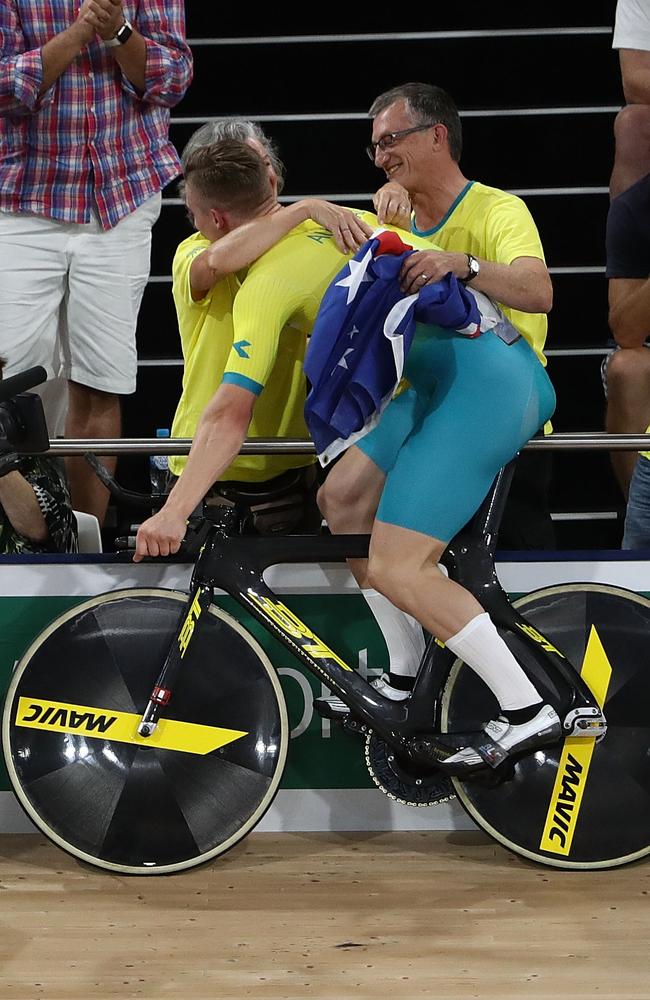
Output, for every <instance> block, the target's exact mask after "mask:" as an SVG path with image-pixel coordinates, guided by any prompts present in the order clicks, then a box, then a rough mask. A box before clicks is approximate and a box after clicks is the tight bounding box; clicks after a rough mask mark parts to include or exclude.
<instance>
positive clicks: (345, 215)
mask: <svg viewBox="0 0 650 1000" xmlns="http://www.w3.org/2000/svg"><path fill="white" fill-rule="evenodd" d="M304 209H305V211H306V212H307V213H308V217H309V218H310V219H313V220H314V222H317V223H318V224H319V226H323V227H324V228H325V229H329V231H330V233H331V234H332V236H333V237H334V242H335V243H336V245H337V247H338V249H339V250H340V251H341V253H345V254H348V253H356V252H357V250H358V249H359V247H362V246H363V244H364V243H365V242H366V241H367V240H369V239H370V237H371V236H372V227H371V226H369V225H368V223H367V222H364V221H363V219H360V218H359V216H358V215H355V213H354V212H352V211H350V209H349V208H341V206H340V205H333V204H332V203H331V202H330V201H323V200H322V199H321V198H305V199H304Z"/></svg>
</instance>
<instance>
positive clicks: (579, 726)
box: [562, 708, 607, 742]
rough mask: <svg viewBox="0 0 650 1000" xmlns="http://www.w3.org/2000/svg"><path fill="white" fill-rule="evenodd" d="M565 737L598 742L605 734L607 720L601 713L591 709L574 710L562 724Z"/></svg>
mask: <svg viewBox="0 0 650 1000" xmlns="http://www.w3.org/2000/svg"><path fill="white" fill-rule="evenodd" d="M562 730H563V732H562V735H563V736H565V737H569V736H570V737H572V738H576V737H577V738H581V739H595V740H596V742H600V740H602V739H603V737H604V736H605V735H606V733H607V720H606V719H605V716H604V715H603V713H602V712H599V711H598V709H593V708H574V709H573V711H572V712H569V714H568V715H567V716H566V718H565V720H564V722H563V724H562Z"/></svg>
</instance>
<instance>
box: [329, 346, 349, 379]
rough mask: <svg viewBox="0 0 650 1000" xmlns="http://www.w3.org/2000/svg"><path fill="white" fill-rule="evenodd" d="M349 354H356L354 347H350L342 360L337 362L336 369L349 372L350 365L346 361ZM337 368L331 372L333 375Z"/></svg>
mask: <svg viewBox="0 0 650 1000" xmlns="http://www.w3.org/2000/svg"><path fill="white" fill-rule="evenodd" d="M348 354H354V347H348V349H347V350H346V351H345V352H344V353H343V355H342V356H341V358H340V360H339V361H337V362H336V368H345V370H346V371H347V370H348V363H347V361H346V360H345V359H346V357H347V356H348ZM336 368H333V369H332V371H331V374H332V375H333V374H334V372H335V371H336Z"/></svg>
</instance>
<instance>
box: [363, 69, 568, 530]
mask: <svg viewBox="0 0 650 1000" xmlns="http://www.w3.org/2000/svg"><path fill="white" fill-rule="evenodd" d="M369 114H370V117H371V118H372V119H373V132H372V142H371V143H370V145H369V146H368V154H369V155H370V157H371V158H372V159H373V162H374V163H375V165H376V166H377V167H378V168H379V169H380V170H383V171H384V173H385V175H386V178H387V180H388V183H387V184H386V185H385V186H384V187H383V188H381V189H380V191H378V192H377V195H376V196H375V207H376V209H377V215H378V218H379V222H380V223H383V222H392V223H394V224H395V225H398V226H401V227H402V228H404V229H411V231H412V232H413V233H415V234H418V235H419V236H423V237H425V238H427V239H430V240H431V241H432V242H435V244H436V246H437V247H439V248H442V251H443V252H441V251H440V250H432V251H431V252H429V253H419V254H417V255H414V256H413V257H412V258H411V259H410V260H409V262H408V267H407V269H406V271H405V275H404V290H405V291H409V292H411V291H418V290H419V289H420V288H422V287H423V285H425V284H427V283H430V282H434V281H437V280H438V279H439V278H441V277H442V276H443V275H444V274H446V273H448V272H449V271H451V272H452V273H454V274H455V275H456V277H457V278H458V279H459V280H461V281H466V282H467V283H468V285H469V286H470V287H471V288H474V289H476V290H477V291H481V292H484V293H485V294H486V295H488V296H489V297H490V298H491V299H493V300H494V301H495V302H498V304H499V305H500V306H501V308H502V309H503V311H504V313H505V314H506V315H507V316H508V318H509V319H510V320H511V322H512V323H513V324H514V326H516V328H517V329H518V330H519V331H520V333H521V334H522V335H523V336H524V337H525V338H526V340H527V341H528V343H529V344H530V345H531V347H532V348H533V350H534V351H535V353H536V354H537V356H538V358H539V359H540V361H541V363H542V364H543V365H546V359H545V357H544V353H543V349H544V343H545V341H546V333H547V317H546V314H547V313H548V312H549V310H550V308H551V305H552V301H553V290H552V285H551V280H550V277H549V274H548V270H547V268H546V264H545V261H544V251H543V249H542V244H541V240H540V237H539V233H538V231H537V227H536V225H535V222H534V220H533V218H532V216H531V214H530V212H529V210H528V208H527V207H526V205H525V204H524V202H523V201H522V200H521V199H520V198H517V197H516V196H514V195H512V194H509V193H508V192H506V191H502V190H500V189H498V188H494V187H489V186H487V185H485V184H481V183H480V182H479V181H473V180H469V179H468V178H467V177H465V175H464V174H463V172H462V170H461V168H460V162H459V161H460V156H461V152H462V129H461V121H460V116H459V113H458V109H457V107H456V105H455V103H454V101H453V99H452V98H451V97H450V96H449V94H447V93H446V92H445V91H444V90H442V89H441V88H440V87H435V86H432V85H431V84H425V83H407V84H403V85H401V86H398V87H395V88H393V89H392V90H389V91H387V92H386V93H384V94H381V95H380V96H379V97H378V98H377V99H376V100H375V101H374V102H373V104H372V106H371V108H370V112H369ZM423 274H424V275H426V280H424V281H423V280H422V275H423ZM546 430H547V432H548V431H549V430H550V426H548V427H547V428H546ZM551 465H552V462H551V454H550V452H535V453H530V452H529V453H524V454H523V455H522V456H521V457H520V459H519V462H518V468H517V471H516V473H515V479H514V482H513V486H512V490H511V496H510V499H509V503H508V506H507V508H506V512H505V515H504V519H503V525H502V528H501V532H500V545H501V547H502V548H511V549H545V548H554V533H553V526H552V522H551V518H550V513H549V509H548V493H549V486H550V478H551Z"/></svg>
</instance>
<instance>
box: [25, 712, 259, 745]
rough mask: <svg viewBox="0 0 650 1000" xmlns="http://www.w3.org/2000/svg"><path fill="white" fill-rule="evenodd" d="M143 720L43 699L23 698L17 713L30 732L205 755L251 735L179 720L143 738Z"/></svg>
mask: <svg viewBox="0 0 650 1000" xmlns="http://www.w3.org/2000/svg"><path fill="white" fill-rule="evenodd" d="M141 720H142V716H141V715H138V714H137V713H136V712H107V711H106V710H105V709H102V708H94V707H92V708H91V707H88V706H86V705H69V704H66V703H65V702H60V701H43V700H42V699H40V698H20V699H19V700H18V710H17V712H16V725H17V726H23V727H24V728H26V729H42V730H46V731H49V732H56V733H71V734H72V735H75V736H85V737H90V738H91V739H98V740H107V741H115V742H116V743H134V744H137V745H139V746H149V747H155V748H157V749H159V750H178V751H182V752H184V753H194V754H200V755H202V756H203V755H204V754H208V753H212V751H213V750H218V749H219V748H220V747H223V746H227V745H228V744H229V743H234V741H235V740H239V739H241V738H242V736H248V733H247V732H244V731H243V730H240V729H220V728H218V727H216V726H201V725H198V724H197V723H194V722H177V721H176V720H175V719H161V720H160V721H159V722H158V726H157V728H156V729H155V731H154V733H153V734H152V735H151V736H140V735H139V733H138V726H139V725H140V722H141Z"/></svg>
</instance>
